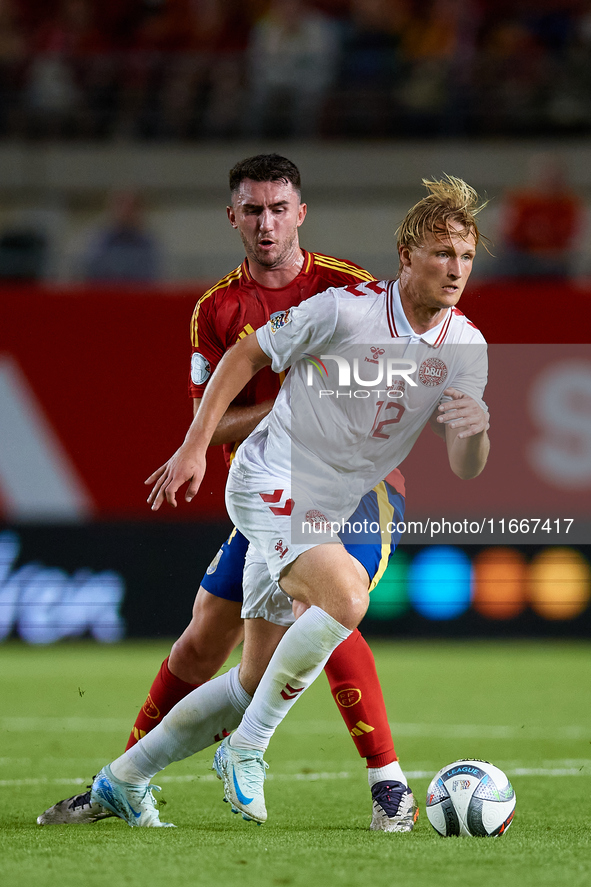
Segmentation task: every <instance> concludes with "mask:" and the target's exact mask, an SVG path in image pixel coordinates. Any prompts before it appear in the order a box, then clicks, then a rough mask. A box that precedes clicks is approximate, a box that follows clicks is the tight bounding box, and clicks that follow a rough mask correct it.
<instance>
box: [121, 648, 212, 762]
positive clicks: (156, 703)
mask: <svg viewBox="0 0 591 887" xmlns="http://www.w3.org/2000/svg"><path fill="white" fill-rule="evenodd" d="M199 686H200V685H199V684H188V683H187V682H186V681H181V679H180V678H177V677H176V676H175V675H173V673H172V672H171V670H170V669H169V667H168V656H167V657H166V659H165V660H164V662H163V663H162V665H161V666H160V671H159V672H158V674H157V675H156V677H155V679H154V683H153V684H152V686H151V687H150V692H149V693H148V698H147V699H146V701H145V702H144V704H143V705H142V707H141V709H140V711H139V714H138V716H137V718H136V719H135V724H134V725H133V729H132V731H131V733H130V735H129V739H128V740H127V745H126V746H125V751H127V749H128V748H131V746H132V745H135V744H136V742H137V741H138V739H141V738H142V736H145V735H146V733H149V732H150V730H153V729H154V727H155V726H156V724H159V723H160V721H161V720H162V718H163V717H164V715H166V714H168V712H169V711H170V709H171V708H174V706H175V705H176V704H177V702H179V701H180V700H181V699H183V698H184V697H185V696H186V695H187V693H190V692H191V690H195V689H196V687H199Z"/></svg>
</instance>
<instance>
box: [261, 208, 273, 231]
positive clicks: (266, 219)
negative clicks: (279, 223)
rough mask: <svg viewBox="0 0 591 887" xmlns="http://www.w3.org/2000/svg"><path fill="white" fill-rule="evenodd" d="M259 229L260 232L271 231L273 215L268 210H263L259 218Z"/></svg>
mask: <svg viewBox="0 0 591 887" xmlns="http://www.w3.org/2000/svg"><path fill="white" fill-rule="evenodd" d="M259 227H260V229H261V231H271V230H272V229H273V213H272V212H271V210H270V209H264V210H263V211H262V213H261V215H260V218H259Z"/></svg>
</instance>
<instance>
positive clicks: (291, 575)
mask: <svg viewBox="0 0 591 887" xmlns="http://www.w3.org/2000/svg"><path fill="white" fill-rule="evenodd" d="M280 583H281V587H282V588H283V590H284V591H285V592H286V593H287V594H288V595H289V596H290V597H292V598H294V599H295V600H297V601H301V602H302V603H304V604H308V605H310V606H317V607H320V609H322V610H324V611H325V612H326V613H328V614H329V615H330V616H332V617H333V619H336V621H337V622H340V623H341V624H342V625H344V626H346V627H347V628H350V629H353V628H356V626H357V625H358V624H359V622H360V621H361V619H362V618H363V616H364V615H365V611H366V610H367V606H368V603H369V598H368V591H367V574H366V571H365V569H364V567H363V566H362V565H361V564H360V563H359V562H358V561H357V560H356V559H355V558H353V557H351V555H350V554H349V553H348V552H347V551H346V550H345V548H344V546H343V545H341V544H340V542H325V543H321V544H318V545H316V546H314V547H313V548H309V549H308V550H306V551H303V552H302V553H301V554H300V555H299V556H298V558H297V559H296V560H295V561H293V562H292V563H291V564H289V566H288V567H286V569H285V570H284V571H283V573H282V574H281V578H280Z"/></svg>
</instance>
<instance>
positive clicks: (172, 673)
mask: <svg viewBox="0 0 591 887" xmlns="http://www.w3.org/2000/svg"><path fill="white" fill-rule="evenodd" d="M230 189H231V192H232V203H231V205H230V206H229V207H228V209H227V212H228V218H229V220H230V223H231V225H232V226H233V227H234V228H236V229H237V230H238V231H239V233H240V235H241V238H242V241H243V244H244V247H245V251H246V259H245V260H244V262H243V263H242V265H241V266H240V267H238V268H236V269H235V270H234V271H232V272H231V273H230V274H228V275H227V276H226V277H224V278H222V280H220V281H219V282H218V283H217V284H216V285H215V286H213V287H212V288H211V289H209V290H208V291H207V292H206V293H205V294H204V295H203V296H202V297H201V299H200V300H199V302H198V303H197V305H196V308H195V311H194V314H193V318H192V321H191V338H192V344H193V352H192V359H191V376H190V382H189V393H190V395H191V397H192V398H193V403H194V411H195V412H197V410H198V409H199V403H200V399H201V397H202V396H203V393H204V391H205V388H206V386H207V383H208V380H209V378H210V376H211V375H212V373H213V371H214V370H215V368H216V366H217V365H218V363H219V361H220V360H221V359H222V357H223V355H224V354H225V352H226V351H227V350H228V349H229V348H230V347H231V346H232V345H234V344H235V343H236V342H237V341H238V340H240V339H241V338H244V337H245V336H248V335H250V334H251V333H253V332H254V331H255V330H256V329H257V328H258V327H261V326H262V325H264V324H265V323H267V321H269V320H271V321H272V320H273V318H274V317H277V318H278V320H280V318H281V316H282V314H283V313H284V312H285V311H286V310H287V309H288V308H290V307H292V306H295V305H298V304H299V303H300V302H301V301H303V300H305V299H308V298H309V297H310V296H313V295H315V294H316V293H320V292H323V291H324V290H326V289H328V288H329V287H344V286H348V285H354V284H357V283H362V282H367V281H372V280H374V277H373V275H371V274H370V273H369V272H367V271H365V270H364V269H362V268H360V267H359V266H357V265H355V264H353V263H351V262H346V261H342V260H340V259H336V258H333V257H330V256H324V255H321V254H318V253H311V252H307V251H305V250H303V249H301V248H300V245H299V237H298V229H299V227H300V225H301V224H302V223H303V221H304V219H305V216H306V212H307V207H306V205H305V204H303V203H301V202H300V176H299V171H298V170H297V167H295V166H294V164H292V163H291V162H290V161H289V160H287V159H285V158H283V157H280V156H278V155H273V154H272V155H257V156H256V157H252V158H248V159H246V160H244V161H242V162H240V163H238V164H237V165H236V166H235V167H234V168H233V169H232V170H231V172H230ZM282 381H283V378H282V376H278V375H276V374H275V373H273V372H272V371H271V369H270V368H268V367H265V368H264V369H263V370H262V371H261V372H260V373H258V374H257V375H256V376H255V377H254V378H253V379H252V380H251V381H250V382H249V383H248V384H247V385H246V386H245V387H244V389H243V390H242V391H241V393H240V394H239V395H238V397H237V398H236V399H235V400H234V401H233V403H232V405H231V406H230V407H229V409H228V410H227V412H226V413H225V415H224V417H223V418H222V420H221V422H220V424H219V425H218V428H217V430H216V433H215V435H214V437H213V439H212V444H222V446H223V449H224V454H225V457H226V461H227V463H228V465H229V464H230V461H231V459H232V455H233V452H234V451H235V449H236V448H237V446H238V445H239V443H240V441H242V440H244V439H245V438H246V437H247V436H248V435H249V434H250V432H251V431H252V430H253V429H254V428H255V427H256V426H257V425H258V423H259V422H260V421H261V419H263V418H264V417H265V416H266V415H267V413H268V412H269V411H270V409H271V407H272V404H273V402H274V399H275V397H276V395H277V392H278V390H279V386H280V384H281V382H282ZM153 477H154V475H153V476H152V477H151V478H149V479H148V481H147V482H153ZM359 509H360V516H361V517H362V518H363V516H369V518H370V520H369V521H368V523H371V521H372V520H374V521H375V520H376V519H379V520H380V523H381V526H385V525H386V524H387V523H388V522H391V521H392V519H393V518H394V522H395V523H398V521H399V520H400V519H401V518H402V515H403V513H404V480H403V477H402V475H401V474H400V472H399V471H398V470H396V471H394V472H392V474H391V475H389V477H388V478H386V481H384V482H382V484H380V485H378V487H376V488H375V489H374V490H372V491H371V493H368V494H367V496H366V497H364V499H363V500H362V502H361V504H360V506H359ZM356 514H357V512H356ZM351 522H353V517H352V518H351ZM366 525H367V524H366ZM342 541H343V542H344V543H345V545H346V547H347V549H348V550H349V552H350V553H351V554H353V556H354V557H356V558H357V560H359V561H360V563H361V564H362V565H363V566H364V567H365V569H366V571H367V574H368V577H369V578H368V583H369V585H370V588H372V587H374V586H375V584H377V582H378V581H379V578H380V577H381V575H382V574H383V572H384V570H385V568H386V566H387V562H388V558H389V556H390V554H391V551H392V550H393V549H394V547H395V544H396V542H397V541H398V540H397V538H396V537H395V536H391V537H390V538H387V539H385V537H384V536H383V535H381V534H377V536H376V537H375V538H373V539H369V538H368V536H367V535H366V536H365V537H364V538H361V539H360V538H350V539H345V538H343V539H342ZM368 543H369V544H368ZM247 547H248V542H247V540H246V538H245V537H244V536H243V535H242V534H241V533H239V532H238V531H237V530H234V531H233V532H232V534H231V535H230V537H229V539H228V540H227V541H226V542H225V543H224V544H223V545H222V548H221V549H220V551H219V552H218V554H217V555H216V557H215V558H214V560H213V561H212V563H211V565H210V567H209V568H208V570H207V572H206V575H205V576H204V577H203V579H202V583H201V586H200V588H199V591H198V593H197V596H196V599H195V604H194V607H193V616H192V619H191V622H190V624H189V625H188V627H187V628H186V629H185V631H184V632H183V634H182V635H181V637H180V638H179V639H178V640H177V641H176V642H175V644H174V645H173V648H172V650H171V653H170V655H169V656H168V657H167V659H165V661H164V662H163V663H162V666H161V668H160V671H159V672H158V675H157V676H156V678H155V680H154V682H153V684H152V687H151V688H150V693H149V694H148V697H147V699H146V702H145V703H144V705H143V706H142V709H141V710H140V712H139V714H138V716H137V718H136V721H135V724H134V726H133V729H132V732H131V735H130V738H129V741H128V744H127V748H130V747H131V746H133V745H134V744H135V742H137V741H138V740H139V739H141V738H142V737H143V736H145V735H146V734H147V733H148V732H149V731H150V730H151V729H152V728H153V727H155V726H156V725H157V724H158V723H159V722H160V721H161V720H162V718H163V717H164V716H165V715H166V714H167V713H168V712H169V711H170V710H171V709H172V708H173V706H174V705H175V704H176V703H177V702H179V701H180V700H181V699H183V698H184V697H185V696H186V695H187V694H188V693H190V692H191V691H192V690H194V689H195V688H196V687H199V686H201V685H203V684H205V683H206V682H207V681H209V680H210V679H211V678H212V677H213V675H214V674H215V673H216V672H217V671H218V670H219V668H220V667H221V666H222V665H223V664H224V662H225V661H226V659H227V657H228V656H229V654H230V653H231V652H232V650H233V649H234V648H235V647H236V646H237V644H239V643H240V641H241V640H242V638H243V631H244V628H243V619H248V620H250V622H249V631H250V632H251V649H252V647H253V646H254V647H255V649H256V650H257V651H259V652H260V656H259V657H258V658H259V659H260V662H257V664H256V667H253V665H252V657H248V663H249V664H248V666H243V668H242V669H241V670H240V685H241V687H242V688H243V689H244V691H246V693H247V694H252V693H253V692H254V690H255V689H256V686H257V684H258V681H259V680H260V677H261V676H262V673H263V672H264V670H265V667H266V665H267V662H268V660H269V658H270V656H271V655H272V653H273V650H274V649H275V646H276V644H277V643H278V641H279V640H280V638H281V637H282V635H283V633H284V632H285V630H286V628H287V626H286V625H285V624H274V622H273V617H272V615H270V614H268V613H266V612H265V611H260V610H257V611H256V612H244V611H243V610H242V571H243V566H244V557H245V554H246V549H247ZM325 671H326V675H327V677H328V680H329V684H330V688H331V692H332V694H333V697H334V699H335V701H336V703H337V706H338V709H339V712H340V713H341V715H342V717H343V719H344V721H345V723H346V725H347V729H348V730H349V733H350V735H351V737H352V738H353V741H354V742H355V745H356V747H357V749H358V751H359V754H360V755H361V756H362V757H364V758H365V759H366V761H367V768H368V777H369V783H370V787H371V790H372V801H373V817H372V823H371V826H370V827H371V828H372V829H379V830H384V831H410V830H411V829H412V826H413V824H414V820H415V819H416V812H415V811H416V805H414V799H413V797H412V793H411V791H410V789H408V787H407V784H406V779H405V777H404V775H403V773H402V770H401V768H400V765H399V763H398V760H397V756H396V752H395V750H394V744H393V740H392V736H391V732H390V728H389V725H388V719H387V714H386V709H385V705H384V700H383V695H382V691H381V687H380V684H379V679H378V677H377V673H376V669H375V662H374V659H373V654H372V653H371V650H370V648H369V646H368V645H367V643H366V641H365V640H364V638H363V637H362V635H361V634H360V632H359V631H358V630H357V629H356V630H355V631H354V632H353V633H352V634H351V636H350V637H349V638H348V639H347V640H346V641H345V642H344V643H342V644H341V645H340V646H339V647H337V649H336V650H335V651H334V653H333V654H332V656H331V658H330V659H329V661H328V663H327V665H326V668H325ZM222 727H223V723H220V734H221V732H222ZM228 728H229V729H232V726H231V725H228ZM224 732H225V729H224ZM220 738H221V735H219V734H218V735H212V736H211V739H210V741H211V742H213V741H215V740H219V739H220ZM206 744H207V743H206ZM204 747H206V746H205V745H204ZM402 811H404V815H402ZM107 815H110V814H109V812H108V811H106V810H105V809H104V808H102V807H100V806H98V805H97V804H94V803H91V801H90V796H89V792H86V793H83V794H81V795H78V796H74V797H73V798H69V799H67V800H66V801H61V802H59V803H58V804H56V805H54V806H53V807H51V808H50V809H49V810H47V811H46V812H45V813H44V814H42V815H41V816H40V817H39V819H38V822H39V823H40V824H49V823H53V822H61V823H63V822H95V821H97V820H99V819H101V818H105V817H106V816H107Z"/></svg>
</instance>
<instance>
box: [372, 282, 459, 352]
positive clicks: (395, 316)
mask: <svg viewBox="0 0 591 887" xmlns="http://www.w3.org/2000/svg"><path fill="white" fill-rule="evenodd" d="M387 293H388V295H387V306H388V324H389V326H390V332H391V333H392V336H393V337H394V338H402V337H405V336H408V337H409V338H413V339H420V340H421V341H422V342H425V343H426V344H427V345H432V346H433V347H434V348H438V347H439V346H440V345H441V344H443V340H444V339H445V337H446V335H447V331H448V329H449V325H450V323H451V319H452V316H453V309H452V308H448V309H447V311H446V312H445V314H444V315H443V320H442V321H441V323H438V324H437V326H434V327H432V328H431V329H430V330H427V332H425V333H417V332H415V331H414V330H413V328H412V327H411V325H410V323H409V322H408V318H407V316H406V314H405V313H404V308H403V307H402V302H401V300H400V287H399V283H398V280H390V281H388V289H387Z"/></svg>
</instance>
